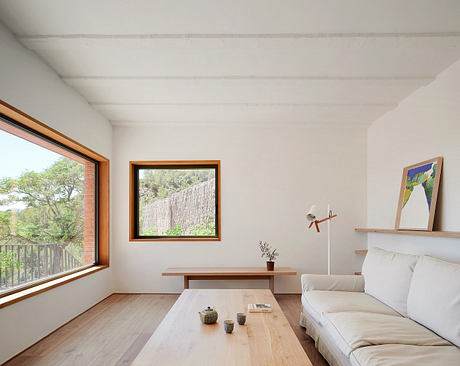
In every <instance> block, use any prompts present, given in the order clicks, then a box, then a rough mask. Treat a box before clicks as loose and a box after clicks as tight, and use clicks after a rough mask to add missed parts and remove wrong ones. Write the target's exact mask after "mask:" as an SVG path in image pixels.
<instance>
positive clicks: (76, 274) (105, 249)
mask: <svg viewBox="0 0 460 366" xmlns="http://www.w3.org/2000/svg"><path fill="white" fill-rule="evenodd" d="M0 115H2V116H4V117H6V118H8V119H10V120H13V121H14V122H15V123H17V124H18V125H19V126H23V127H25V128H26V129H29V130H32V131H34V132H37V133H38V134H40V135H43V136H45V137H46V138H48V139H50V140H52V141H54V142H57V143H58V144H61V145H64V146H65V147H67V148H70V149H71V150H74V151H76V152H78V153H80V154H83V155H85V156H87V157H89V158H91V159H93V160H95V161H96V162H97V163H98V165H97V166H98V175H99V176H98V181H97V185H98V192H97V193H98V203H97V215H96V219H97V222H98V225H99V228H98V231H97V241H96V243H97V244H96V245H97V253H98V258H97V263H95V264H94V265H91V266H90V267H88V266H85V267H83V268H81V269H78V270H76V271H73V272H72V273H63V274H62V275H57V276H53V277H51V278H49V279H45V280H43V281H39V282H34V283H33V284H31V285H30V286H24V287H21V288H20V289H18V291H16V292H12V293H8V294H6V296H3V297H0V308H2V307H5V306H8V305H11V304H14V303H16V302H19V301H21V300H24V299H26V298H29V297H31V296H35V295H38V294H40V293H42V292H45V291H48V290H51V289H53V288H55V287H57V286H61V285H64V284H66V283H68V282H71V281H74V280H76V279H78V278H82V277H84V276H87V275H90V274H92V273H95V272H98V271H100V270H103V269H105V268H108V267H109V264H110V263H109V247H110V235H109V234H110V226H109V225H110V161H109V159H107V158H105V157H104V156H102V155H100V154H98V153H96V152H95V151H93V150H91V149H89V148H87V147H86V146H84V145H82V144H80V143H78V142H77V141H75V140H73V139H71V138H69V137H67V136H65V135H64V134H62V133H60V132H58V131H56V130H54V129H53V128H51V127H48V126H47V125H45V124H44V123H42V122H40V121H38V120H36V119H35V118H33V117H31V116H29V115H27V114H26V113H24V112H21V111H20V110H18V109H16V108H14V107H13V106H11V105H9V104H8V103H6V102H4V101H3V100H0Z"/></svg>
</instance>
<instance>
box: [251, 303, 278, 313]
mask: <svg viewBox="0 0 460 366" xmlns="http://www.w3.org/2000/svg"><path fill="white" fill-rule="evenodd" d="M248 311H249V312H250V313H271V311H272V306H271V305H270V304H248Z"/></svg>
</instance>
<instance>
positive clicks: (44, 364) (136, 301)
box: [4, 294, 327, 366]
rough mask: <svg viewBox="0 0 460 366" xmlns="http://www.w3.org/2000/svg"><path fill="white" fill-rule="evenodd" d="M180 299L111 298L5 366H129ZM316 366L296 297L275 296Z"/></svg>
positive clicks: (317, 361) (153, 296) (319, 359)
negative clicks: (302, 326) (301, 320)
mask: <svg viewBox="0 0 460 366" xmlns="http://www.w3.org/2000/svg"><path fill="white" fill-rule="evenodd" d="M178 296H179V295H160V294H129V295H127V294H114V295H111V296H109V297H108V298H107V299H105V300H104V301H102V302H100V303H99V304H97V305H96V306H94V307H93V308H91V309H89V310H88V311H86V312H85V313H83V314H81V315H80V316H78V317H77V318H75V319H73V320H72V321H71V322H69V323H67V324H66V325H64V326H63V327H61V328H59V329H58V330H57V331H55V332H54V333H52V334H50V335H49V336H48V337H46V338H44V339H42V340H41V341H40V342H38V343H37V344H35V345H34V346H32V347H31V348H29V349H28V350H26V351H25V352H23V353H21V354H20V355H18V356H17V357H15V358H13V359H12V360H10V361H9V362H7V363H6V364H4V366H19V365H21V366H68V365H69V366H70V365H71V366H121V365H126V366H128V365H131V363H132V361H133V360H134V358H135V357H136V356H137V354H138V353H139V352H140V350H141V349H142V347H143V346H144V344H145V343H146V342H147V340H148V339H149V338H150V336H151V335H152V333H153V331H154V330H155V329H156V327H157V326H158V324H160V322H161V320H162V319H163V318H164V316H165V315H166V313H167V312H168V311H169V309H170V308H171V306H172V305H173V304H174V302H175V301H176V299H177V298H178ZM275 297H276V299H277V301H278V303H279V304H280V306H281V309H282V310H283V312H284V314H285V315H286V318H287V319H288V320H289V323H290V324H291V326H292V328H293V329H294V332H295V333H296V335H297V338H299V340H300V343H301V344H302V346H303V348H304V349H305V351H306V353H307V355H308V357H309V358H310V360H311V361H312V363H313V365H314V366H327V363H326V361H324V359H323V358H322V357H321V355H320V354H319V353H318V351H316V349H315V347H314V343H313V340H312V339H311V338H310V337H308V336H307V335H306V334H305V330H304V329H302V328H301V327H300V326H299V316H300V295H275Z"/></svg>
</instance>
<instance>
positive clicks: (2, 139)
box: [0, 130, 62, 211]
mask: <svg viewBox="0 0 460 366" xmlns="http://www.w3.org/2000/svg"><path fill="white" fill-rule="evenodd" d="M60 157H62V156H61V155H59V154H57V153H55V152H53V151H50V150H48V149H45V148H44V147H41V146H38V145H35V144H33V143H31V142H29V141H26V140H24V139H22V138H20V137H17V136H14V135H12V134H10V133H8V132H5V131H2V130H0V179H2V178H6V177H8V178H17V177H18V176H20V175H21V174H22V173H24V172H25V171H27V170H29V171H35V172H41V171H43V170H45V169H46V168H48V167H49V166H50V165H52V164H53V163H54V162H55V161H56V160H57V159H59V158H60ZM0 198H1V195H0ZM14 208H16V209H23V208H24V204H22V203H17V204H15V205H11V206H8V207H5V206H0V211H4V210H6V209H14Z"/></svg>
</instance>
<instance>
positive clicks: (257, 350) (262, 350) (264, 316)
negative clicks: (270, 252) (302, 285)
mask: <svg viewBox="0 0 460 366" xmlns="http://www.w3.org/2000/svg"><path fill="white" fill-rule="evenodd" d="M250 303H267V304H271V305H272V309H273V311H272V312H271V313H248V312H247V306H248V304H250ZM208 305H209V306H214V307H215V309H216V310H217V312H218V313H219V318H218V320H217V323H215V324H210V325H205V324H201V321H200V317H199V315H198V312H199V311H201V310H202V309H204V308H205V307H207V306H208ZM237 312H246V313H247V320H246V324H245V325H238V323H237V322H236V313H237ZM226 319H232V320H234V321H235V328H234V331H233V333H232V334H226V333H225V332H224V325H223V323H224V320H226ZM132 365H133V366H152V365H168V366H176V365H181V366H189V365H199V366H205V365H238V366H245V365H261V366H262V365H263V366H268V365H273V366H279V365H295V366H304V365H305V366H311V365H312V364H311V362H310V360H309V359H308V357H307V355H306V353H305V351H304V350H303V348H302V346H301V345H300V342H299V340H298V339H297V337H296V335H295V334H294V331H293V330H292V328H291V326H290V325H289V323H288V321H287V319H286V317H285V316H284V314H283V312H282V311H281V308H280V306H279V305H278V303H277V302H276V300H275V298H274V297H273V295H272V293H271V292H270V291H269V290H254V289H251V290H184V292H183V293H182V295H181V296H180V297H179V299H178V300H177V301H176V303H175V304H174V305H173V307H172V308H171V310H170V311H169V313H168V314H167V315H166V317H165V318H164V319H163V321H162V322H161V324H160V325H159V326H158V328H157V329H156V330H155V332H154V333H153V335H152V337H151V338H150V339H149V340H148V341H147V343H146V345H145V346H144V348H143V349H142V350H141V352H140V353H139V355H138V356H137V357H136V359H135V360H134V362H133V364H132Z"/></svg>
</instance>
